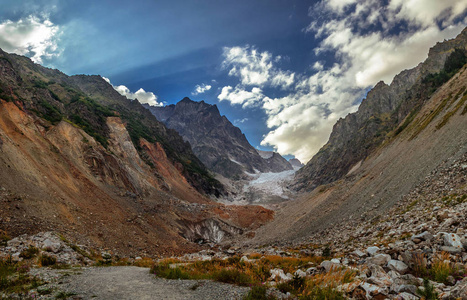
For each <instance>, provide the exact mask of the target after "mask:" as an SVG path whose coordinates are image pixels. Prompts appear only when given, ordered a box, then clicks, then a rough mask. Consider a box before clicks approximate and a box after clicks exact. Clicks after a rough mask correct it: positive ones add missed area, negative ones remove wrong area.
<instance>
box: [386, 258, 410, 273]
mask: <svg viewBox="0 0 467 300" xmlns="http://www.w3.org/2000/svg"><path fill="white" fill-rule="evenodd" d="M388 268H389V269H391V270H393V271H396V272H398V273H399V274H405V273H407V271H409V267H408V266H407V265H406V264H405V263H403V262H401V261H400V260H395V259H391V260H390V261H389V262H388Z"/></svg>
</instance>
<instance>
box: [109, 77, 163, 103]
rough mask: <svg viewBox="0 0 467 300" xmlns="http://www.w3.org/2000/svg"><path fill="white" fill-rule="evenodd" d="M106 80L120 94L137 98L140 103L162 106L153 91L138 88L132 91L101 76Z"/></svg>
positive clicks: (133, 98) (129, 97)
mask: <svg viewBox="0 0 467 300" xmlns="http://www.w3.org/2000/svg"><path fill="white" fill-rule="evenodd" d="M102 78H103V79H104V80H105V81H107V82H108V83H109V84H110V85H111V86H112V87H113V88H114V89H115V90H116V91H117V92H119V93H120V95H122V96H125V97H127V98H128V99H131V100H138V101H139V102H140V103H142V104H149V105H151V106H163V104H162V102H158V101H157V96H156V95H154V93H153V92H146V91H145V90H144V89H142V88H140V89H139V90H137V91H136V92H135V93H132V92H131V91H130V89H129V88H127V87H126V86H124V85H118V86H115V85H113V84H112V83H111V82H110V79H108V78H106V77H102Z"/></svg>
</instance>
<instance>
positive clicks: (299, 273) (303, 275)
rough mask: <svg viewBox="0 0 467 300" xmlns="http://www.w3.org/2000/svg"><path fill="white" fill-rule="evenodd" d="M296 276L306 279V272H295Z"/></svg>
mask: <svg viewBox="0 0 467 300" xmlns="http://www.w3.org/2000/svg"><path fill="white" fill-rule="evenodd" d="M294 275H296V276H298V277H300V278H303V277H306V272H303V271H302V270H300V269H298V270H297V271H295V273H294Z"/></svg>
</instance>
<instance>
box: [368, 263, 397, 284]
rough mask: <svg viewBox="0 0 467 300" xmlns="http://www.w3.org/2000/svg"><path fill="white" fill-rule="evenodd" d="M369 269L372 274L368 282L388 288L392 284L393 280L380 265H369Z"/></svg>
mask: <svg viewBox="0 0 467 300" xmlns="http://www.w3.org/2000/svg"><path fill="white" fill-rule="evenodd" d="M368 268H369V269H370V272H371V277H370V278H368V282H369V283H372V284H376V285H377V286H380V287H387V286H390V285H391V284H392V282H393V281H392V278H391V276H389V275H388V274H387V273H386V272H385V271H384V269H383V268H382V267H380V266H378V265H369V266H368Z"/></svg>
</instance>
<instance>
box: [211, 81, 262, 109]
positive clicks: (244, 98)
mask: <svg viewBox="0 0 467 300" xmlns="http://www.w3.org/2000/svg"><path fill="white" fill-rule="evenodd" d="M217 98H218V99H219V101H230V103H231V104H240V105H242V107H243V108H247V107H255V106H258V105H259V104H260V102H261V101H262V100H263V98H264V95H263V91H262V90H261V89H260V88H258V87H254V88H252V89H251V91H248V90H245V89H244V88H243V87H241V86H236V87H235V88H233V87H231V86H224V87H223V88H222V91H221V93H220V95H219V96H217Z"/></svg>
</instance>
